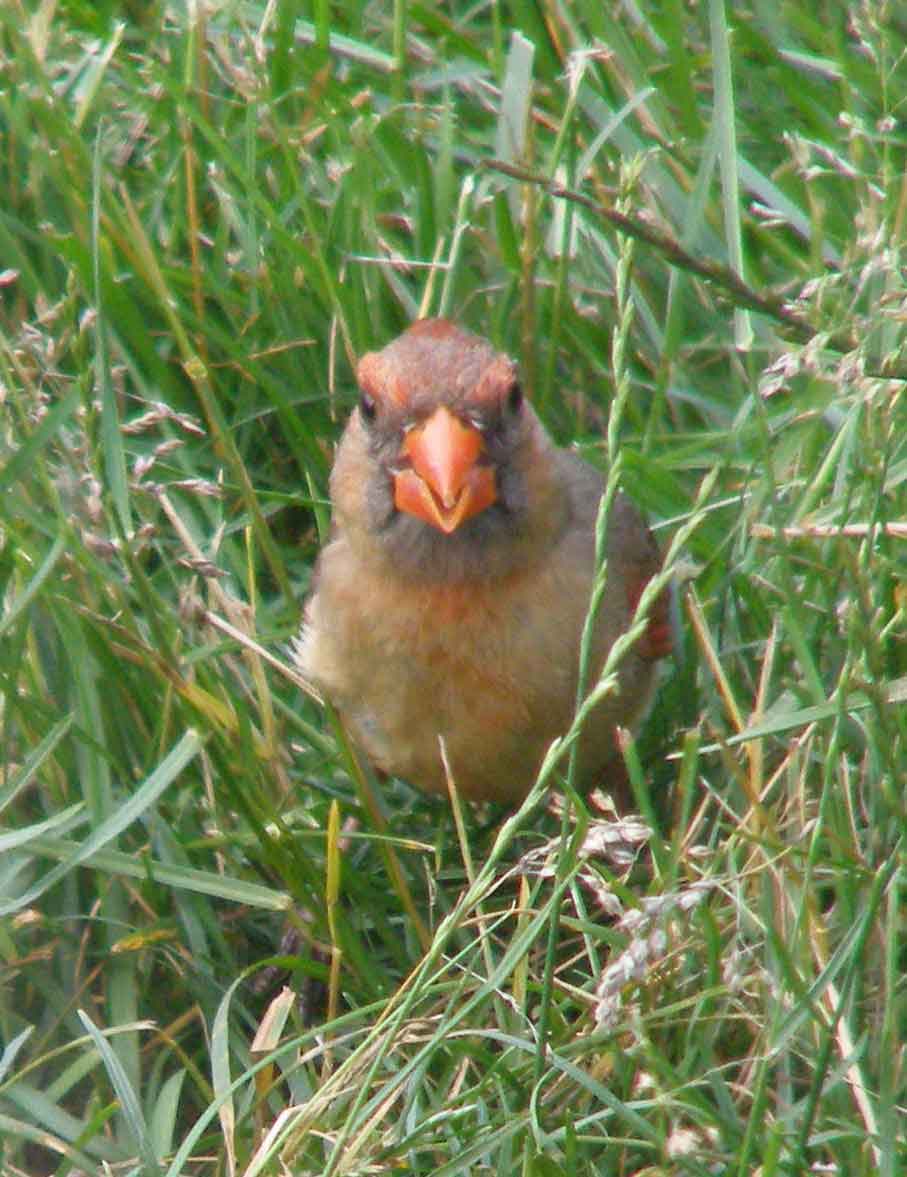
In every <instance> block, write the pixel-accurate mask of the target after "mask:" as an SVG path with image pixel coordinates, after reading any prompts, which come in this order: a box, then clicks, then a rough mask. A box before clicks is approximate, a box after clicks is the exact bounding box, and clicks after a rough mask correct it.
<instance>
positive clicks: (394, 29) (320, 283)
mask: <svg viewBox="0 0 907 1177" xmlns="http://www.w3.org/2000/svg"><path fill="white" fill-rule="evenodd" d="M905 37H907V25H905V22H904V17H903V15H902V14H901V12H900V10H899V8H898V7H897V6H896V5H886V4H883V3H871V2H868V0H867V2H866V3H862V4H861V3H856V2H855V3H852V4H844V3H839V2H835V0H830V2H828V3H825V4H820V5H818V6H812V7H809V6H803V5H800V4H796V3H793V2H790V3H788V2H785V0H782V2H780V3H778V4H775V5H764V4H761V3H759V2H757V0H751V2H749V3H739V4H734V5H724V4H722V3H721V2H720V0H710V3H709V4H707V5H701V6H686V5H682V4H680V3H677V2H674V0H671V2H669V3H666V4H655V3H653V2H652V0H637V2H636V3H634V4H626V5H621V6H617V5H614V6H612V5H602V4H601V3H598V2H594V3H593V2H586V0H577V2H575V3H573V4H569V5H556V4H551V3H542V4H523V3H514V4H513V5H510V6H506V7H505V6H500V5H497V4H492V5H476V6H467V5H448V6H441V7H434V6H430V5H419V4H416V3H413V2H409V3H407V2H406V0H397V3H395V4H394V5H393V6H386V7H385V8H382V7H381V6H380V5H364V4H348V5H345V6H339V5H337V6H328V5H327V4H323V3H322V4H314V5H312V6H311V7H309V6H306V5H303V4H297V3H292V2H290V0H285V2H284V3H279V4H276V5H265V4H263V3H227V4H222V5H213V4H197V5H196V4H180V3H165V2H158V3H154V4H148V5H137V4H132V3H124V4H117V3H114V2H113V0H107V3H104V4H93V3H86V2H83V0H69V2H68V3H53V2H52V0H43V2H41V3H34V4H26V3H23V2H22V0H13V2H12V3H8V4H6V5H4V6H2V7H0V71H2V72H0V78H2V81H0V132H2V137H0V148H2V154H0V159H2V163H0V424H2V437H0V453H2V468H0V490H2V498H0V576H2V586H3V588H2V609H0V739H2V760H0V763H2V766H3V771H2V778H0V814H2V818H0V847H2V849H3V851H4V854H3V857H2V859H0V956H2V980H3V988H2V993H3V1000H2V1004H0V1018H2V1041H3V1052H2V1054H0V1170H2V1172H3V1173H4V1174H10V1177H16V1175H22V1174H27V1175H28V1177H37V1175H38V1174H44V1173H47V1174H51V1173H53V1174H60V1175H63V1174H67V1175H70V1174H76V1173H91V1174H94V1173H100V1172H112V1173H142V1174H152V1173H155V1174H166V1175H167V1177H177V1175H178V1174H209V1173H210V1174H221V1173H223V1174H233V1173H236V1174H242V1175H243V1177H253V1174H259V1173H262V1174H264V1173H299V1174H303V1173H305V1174H319V1175H321V1174H332V1175H334V1174H338V1175H339V1174H359V1173H362V1174H364V1173H403V1172H406V1173H425V1174H428V1173H432V1174H441V1175H453V1174H458V1173H463V1174H465V1173H469V1174H481V1173H495V1174H498V1173H503V1174H507V1173H513V1174H516V1173H520V1174H537V1175H544V1177H548V1175H553V1174H579V1173H588V1172H600V1173H607V1174H612V1173H613V1174H631V1173H632V1174H644V1173H645V1174H653V1175H654V1174H660V1173H683V1174H707V1173H708V1174H713V1173H716V1172H720V1173H729V1174H730V1173H739V1174H741V1175H743V1174H750V1173H753V1172H760V1173H761V1174H763V1177H771V1175H774V1174H798V1173H803V1172H807V1171H810V1172H835V1173H846V1174H850V1175H860V1174H866V1175H869V1174H883V1175H894V1174H897V1173H900V1172H902V1171H904V1169H905V1167H907V1137H905V1129H904V1125H905V1123H907V1118H905V1102H907V1075H905V1030H907V1002H905V987H904V980H903V976H904V971H905V970H904V963H905V945H904V936H905V878H904V842H903V839H904V832H905V815H907V801H905V788H904V786H905V782H907V743H905V736H907V718H905V716H907V712H905V707H904V702H905V699H907V643H905V638H907V615H905V606H907V573H905V562H904V552H903V545H904V542H905V537H907V526H905V523H904V519H905V505H907V490H905V479H907V427H905V425H907V422H905V411H904V392H903V389H904V381H905V379H907V356H905V346H904V339H905V333H904V306H905V283H904V259H903V249H904V244H903V243H904V240H905V234H907V227H905V209H907V188H905V184H904V176H905V174H907V172H905V139H904V125H905V123H904V118H905V101H907V61H905V59H904V44H905ZM631 242H632V243H633V244H632V247H631V244H630V243H631ZM427 313H430V314H448V315H451V316H454V317H456V318H457V319H459V320H460V321H462V322H463V323H464V324H465V325H467V326H469V327H471V328H473V329H475V330H478V331H480V332H482V333H483V334H486V335H488V336H489V337H490V338H491V339H492V340H493V341H494V342H495V343H496V344H497V345H498V346H500V347H501V348H502V349H504V350H506V351H508V352H509V353H511V354H513V355H514V356H516V357H517V358H518V359H519V361H520V364H521V367H522V370H523V372H524V374H525V381H526V385H527V387H528V388H530V389H531V391H532V395H533V400H534V402H535V404H536V406H537V408H538V410H539V412H540V413H541V414H542V416H543V418H544V419H545V421H546V423H547V425H548V427H549V428H550V430H551V431H552V433H553V434H554V435H555V436H556V437H557V438H558V439H559V440H560V441H561V442H562V443H563V444H575V445H577V446H579V447H581V448H582V450H583V452H584V453H585V454H586V455H587V456H588V457H589V458H590V460H592V461H595V462H598V463H599V464H601V465H602V466H603V467H604V465H605V462H606V459H607V458H608V457H609V456H611V457H613V456H614V453H615V452H619V453H620V462H621V470H620V474H621V482H622V484H623V485H624V486H625V487H626V489H627V490H628V491H629V493H630V494H631V495H632V496H633V497H634V498H635V499H636V500H637V501H638V502H639V503H640V505H641V506H642V507H644V509H645V510H646V512H647V514H648V515H649V517H650V518H651V520H652V521H653V524H654V525H655V528H656V531H657V534H658V536H659V538H660V541H661V543H662V546H663V548H664V549H665V550H666V551H667V550H670V551H671V553H672V555H671V561H670V562H671V566H672V567H673V568H674V570H675V572H676V573H677V576H678V579H679V580H680V581H681V583H682V589H681V592H680V593H679V601H680V605H681V616H680V625H681V629H680V632H681V639H680V642H679V646H680V648H679V651H678V657H677V658H676V659H675V660H674V662H673V663H672V665H671V666H670V667H669V668H668V669H667V670H666V672H665V680H664V683H663V685H662V689H661V692H660V695H659V698H658V703H657V706H656V708H655V709H654V711H653V714H652V716H651V717H650V719H649V721H648V723H647V725H646V728H645V730H644V731H643V732H642V733H641V734H640V736H639V739H638V740H637V741H636V743H635V744H631V745H629V746H628V748H627V750H626V759H627V766H628V773H629V775H630V778H631V781H632V783H633V786H634V791H635V796H636V799H637V801H638V805H639V809H640V812H641V813H642V814H643V815H644V817H645V822H640V821H637V820H624V821H622V822H619V823H610V824H609V823H607V822H604V821H603V820H602V816H601V814H600V813H599V812H598V811H596V810H595V809H594V808H592V809H590V808H587V805H586V803H585V802H584V801H583V800H581V799H579V798H575V797H568V800H567V801H566V802H565V805H566V806H567V808H566V810H565V814H564V818H563V822H562V823H559V822H558V821H556V820H552V818H551V817H550V815H547V814H546V813H545V812H544V809H543V806H542V803H541V802H542V796H543V795H544V794H545V793H546V792H548V791H550V789H551V788H552V787H553V786H556V784H557V781H558V779H559V778H560V777H562V776H563V774H564V772H565V770H566V758H565V756H566V754H562V756H561V759H560V760H559V761H557V760H556V757H557V755H558V750H557V749H555V750H554V752H553V754H552V760H551V762H550V764H549V765H548V767H547V769H546V773H547V778H546V779H544V780H542V781H540V782H539V786H538V788H537V789H536V790H535V791H534V793H533V794H532V795H531V797H530V798H529V800H528V801H527V803H526V804H525V805H524V806H523V807H522V808H521V809H520V810H519V811H518V812H517V813H515V814H506V813H495V812H484V811H466V810H463V809H459V810H458V809H457V807H456V806H455V807H454V809H453V812H451V810H450V807H448V806H445V805H442V804H440V803H438V802H433V801H430V800H427V799H425V798H423V797H421V796H419V795H417V794H415V793H414V792H413V790H411V789H410V788H409V787H408V786H406V785H405V784H403V783H400V782H391V783H389V784H387V785H377V784H376V783H375V782H373V781H370V780H369V778H368V776H367V775H364V774H367V768H364V767H363V766H361V765H359V764H358V763H357V761H356V759H355V756H354V754H353V753H352V752H351V750H350V749H349V747H348V746H347V745H346V743H345V740H344V737H343V733H342V732H341V731H340V729H339V728H338V727H337V726H336V724H335V723H334V721H333V720H332V717H331V716H330V715H329V714H326V712H325V710H324V708H323V707H322V705H321V704H320V703H319V702H318V701H317V700H315V699H313V698H311V697H309V696H307V695H306V694H305V693H304V691H303V690H302V689H301V688H300V686H299V684H298V683H296V682H294V681H293V680H292V678H291V676H290V675H289V673H288V672H287V666H286V664H287V661H288V657H287V644H288V642H289V641H290V640H291V639H292V636H293V634H294V632H295V630H296V627H297V625H298V622H299V616H300V607H301V602H302V600H303V599H304V597H305V594H306V591H307V586H308V583H309V576H310V572H311V568H312V565H313V561H314V558H315V555H316V552H317V549H318V544H319V540H320V538H321V537H322V536H324V534H325V533H326V529H327V527H328V521H329V507H328V503H327V500H326V486H327V473H328V470H329V467H330V458H331V446H332V443H333V441H334V440H335V439H336V437H337V436H338V433H339V430H340V429H341V427H342V423H343V420H344V417H345V414H346V412H347V410H348V407H349V406H350V405H351V404H352V403H353V398H354V395H355V393H354V382H353V376H352V372H353V365H354V362H355V358H356V356H358V355H359V354H361V353H362V352H363V351H365V350H368V349H370V348H374V347H376V346H381V345H383V344H384V343H385V342H387V341H388V340H389V339H390V338H392V337H393V336H394V335H395V334H397V333H398V332H399V331H400V330H401V329H402V328H403V327H404V326H405V325H406V324H407V323H409V322H410V321H411V320H412V319H413V318H414V317H416V316H417V315H419V314H427ZM615 390H618V391H619V392H620V397H619V404H620V406H621V411H620V414H619V418H618V416H616V415H613V405H614V396H615ZM609 422H610V426H609ZM609 428H610V445H609ZM350 819H356V820H355V823H352V824H351V823H350ZM454 819H456V820H454ZM559 825H560V832H559ZM320 995H323V996H320ZM313 1002H314V1005H313V1004H312V1003H313Z"/></svg>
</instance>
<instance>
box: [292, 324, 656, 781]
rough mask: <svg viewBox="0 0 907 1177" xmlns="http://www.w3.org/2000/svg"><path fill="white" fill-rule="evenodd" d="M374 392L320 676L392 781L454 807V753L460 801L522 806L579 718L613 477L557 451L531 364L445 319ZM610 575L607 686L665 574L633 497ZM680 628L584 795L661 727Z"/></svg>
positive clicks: (310, 626)
mask: <svg viewBox="0 0 907 1177" xmlns="http://www.w3.org/2000/svg"><path fill="white" fill-rule="evenodd" d="M357 375H358V380H359V384H360V386H361V389H362V395H361V398H360V401H359V406H358V408H357V409H356V410H355V411H354V412H353V414H352V416H351V417H350V419H349V422H348V424H347V426H346V430H345V432H344V434H343V438H342V440H341V442H340V447H339V449H338V451H337V456H336V460H335V462H334V468H333V471H332V473H331V500H332V503H333V509H334V526H333V534H332V537H331V539H330V542H329V543H328V544H327V546H326V547H325V548H324V550H323V551H322V553H321V555H320V558H319V561H318V565H317V568H316V577H315V591H314V593H313V595H312V596H311V598H310V600H309V603H308V607H307V610H306V620H305V624H304V626H303V631H302V634H301V636H300V639H299V642H298V643H297V650H296V654H297V660H298V663H299V666H300V669H301V670H302V672H303V673H304V674H305V675H306V676H307V677H308V678H310V679H311V680H312V681H314V682H315V683H316V684H317V685H318V686H319V687H320V688H321V689H322V690H323V691H324V693H325V695H327V697H328V698H329V699H330V700H331V701H332V702H333V703H334V705H335V706H336V707H337V709H338V711H339V712H340V714H341V716H342V718H343V720H344V722H345V724H346V725H347V728H348V730H349V731H350V733H351V735H352V737H353V739H354V740H355V742H356V743H357V744H358V745H359V746H360V747H361V748H362V750H363V751H364V752H365V753H366V754H367V755H368V757H369V758H370V759H371V760H372V762H373V763H374V764H375V766H376V767H377V768H379V769H381V770H383V771H385V772H387V773H391V774H393V775H395V776H399V777H402V778H404V779H405V780H408V781H410V782H411V783H412V784H414V785H418V786H419V787H420V788H422V789H426V790H428V791H429V792H432V793H441V792H444V791H445V790H446V780H447V777H446V773H445V769H444V766H443V764H442V759H441V752H440V746H439V739H438V737H439V736H442V737H443V739H444V744H445V746H446V751H447V758H448V764H449V769H450V774H451V776H452V778H453V780H454V782H455V784H456V786H457V788H458V790H459V791H460V793H462V794H463V795H464V796H466V797H469V798H471V799H473V800H483V799H489V800H495V801H504V802H510V803H513V802H517V801H519V800H521V799H522V798H523V797H524V796H525V795H526V793H527V792H528V790H529V788H530V786H531V785H532V783H533V781H534V780H535V777H536V773H537V771H538V769H539V766H540V764H541V761H542V759H543V757H544V754H545V752H546V750H547V748H548V745H549V744H550V743H551V741H552V740H553V739H554V737H555V736H557V735H560V734H563V732H565V731H566V730H567V728H568V727H569V726H570V722H571V720H572V718H573V713H574V708H575V703H576V689H577V675H578V664H579V644H580V635H581V632H582V628H583V623H584V620H585V617H586V613H587V610H588V607H589V597H590V592H591V587H592V581H593V576H594V572H595V560H594V543H595V537H594V532H595V520H596V514H597V511H598V506H599V501H600V499H601V495H602V480H601V476H600V474H599V473H598V472H597V471H596V470H595V469H593V467H591V466H589V465H587V464H586V463H585V462H583V461H582V460H581V459H580V458H578V457H577V456H576V455H574V454H571V453H568V452H567V451H565V450H562V449H558V448H557V447H556V446H555V445H554V444H553V443H552V441H551V439H550V438H549V437H548V435H547V433H546V432H545V430H544V428H543V427H542V425H541V423H540V421H539V419H538V417H537V416H536V415H535V413H534V412H533V410H532V408H531V407H530V405H529V404H528V403H527V401H526V400H525V398H524V396H523V392H522V389H521V387H520V383H519V379H518V375H517V370H516V366H515V365H514V363H513V362H512V361H511V360H510V359H508V358H507V357H506V356H504V355H501V354H499V353H498V352H496V351H495V350H494V349H493V348H492V346H491V344H489V343H488V342H487V341H486V340H484V339H481V338H479V337H478V336H475V335H471V334H468V333H467V332H465V331H462V330H461V329H460V328H458V327H457V326H455V325H454V324H453V323H451V322H448V321H447V320H445V319H426V320H422V321H420V322H417V323H416V324H415V325H414V326H412V327H410V329H409V330H408V331H406V332H404V334H403V335H401V336H400V337H399V338H398V339H396V340H395V341H394V342H393V343H391V344H389V345H388V346H387V347H385V348H384V350H383V351H380V352H376V353H370V354H368V355H366V356H363V358H362V360H361V361H360V363H359V366H358V371H357ZM607 560H608V565H607V582H606V588H605V597H604V599H603V601H602V603H601V605H600V608H599V612H598V618H597V624H596V629H595V640H594V647H593V653H592V664H591V668H590V669H591V677H590V682H594V681H595V676H596V675H597V673H598V671H599V670H600V669H601V666H602V664H603V662H604V660H605V658H606V656H607V653H608V650H609V649H610V647H611V644H612V643H613V642H614V640H615V638H616V637H617V636H618V635H619V634H620V633H622V632H623V631H625V630H626V629H627V627H628V625H629V622H630V620H631V618H632V616H633V611H634V609H635V607H636V604H637V602H638V600H639V596H640V593H641V592H642V590H643V588H644V586H645V584H646V582H647V581H648V580H649V579H650V578H651V577H652V576H653V575H654V574H655V573H656V572H657V571H658V569H659V567H660V559H659V554H658V549H657V548H656V546H655V542H654V540H653V539H652V536H651V534H650V532H649V530H648V528H647V527H646V526H645V524H644V523H643V521H642V519H641V518H640V516H639V514H638V513H637V511H636V509H635V508H634V506H633V505H632V504H631V503H630V502H629V500H628V499H626V498H624V497H623V496H618V497H617V498H616V499H615V501H614V503H613V506H612V510H611V513H610V526H609V531H608V537H607ZM667 612H668V611H667V599H666V597H664V596H663V597H662V598H660V599H659V601H658V602H657V604H656V607H655V609H654V610H653V611H652V613H651V614H650V617H649V622H648V627H647V630H646V632H645V634H644V635H643V637H642V638H641V639H640V640H639V641H638V642H637V643H636V645H635V646H634V647H633V648H632V649H631V650H630V651H629V653H628V654H627V656H626V657H625V658H624V659H623V660H622V662H621V665H620V669H619V680H620V686H619V690H618V691H617V692H616V693H613V694H611V695H609V696H607V697H606V698H605V699H604V701H603V702H602V704H601V705H600V707H599V708H598V709H597V710H596V711H595V712H594V713H593V715H592V716H591V717H590V722H589V723H588V724H587V725H586V729H585V733H584V737H583V742H582V744H581V771H582V778H583V781H584V783H587V784H590V785H591V784H593V783H594V782H595V781H596V779H597V778H598V777H599V776H600V775H601V773H602V770H603V768H604V767H605V766H606V765H607V764H608V762H609V761H612V760H613V759H614V758H615V756H616V755H617V747H616V744H615V738H614V729H615V727H616V726H617V725H621V726H632V725H633V723H634V722H636V721H637V720H638V719H639V718H640V716H641V714H642V712H643V711H644V710H645V707H646V705H647V702H648V699H649V696H650V694H651V691H652V686H653V682H654V661H655V659H657V658H659V657H661V656H663V655H665V654H667V653H669V651H670V646H671V641H670V628H669V625H668V615H667Z"/></svg>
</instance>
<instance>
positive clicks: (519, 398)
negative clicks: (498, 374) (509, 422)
mask: <svg viewBox="0 0 907 1177" xmlns="http://www.w3.org/2000/svg"><path fill="white" fill-rule="evenodd" d="M522 407H523V389H522V387H521V385H520V383H519V381H517V380H515V381H514V382H513V384H511V386H510V388H509V390H508V392H507V408H508V409H509V411H510V412H511V413H518V412H519V411H520V409H521V408H522Z"/></svg>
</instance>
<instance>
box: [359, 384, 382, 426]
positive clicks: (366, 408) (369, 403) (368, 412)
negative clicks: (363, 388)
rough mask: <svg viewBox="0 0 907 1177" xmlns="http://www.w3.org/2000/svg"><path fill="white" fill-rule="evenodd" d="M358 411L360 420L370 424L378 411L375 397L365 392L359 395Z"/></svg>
mask: <svg viewBox="0 0 907 1177" xmlns="http://www.w3.org/2000/svg"><path fill="white" fill-rule="evenodd" d="M359 412H360V414H361V415H362V420H363V421H365V422H366V423H367V424H369V425H371V423H372V422H373V421H374V419H375V415H376V413H377V412H378V406H377V405H376V404H375V398H374V397H373V396H370V395H369V393H367V392H363V393H362V394H361V395H360V397H359Z"/></svg>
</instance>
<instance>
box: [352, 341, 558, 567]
mask: <svg viewBox="0 0 907 1177" xmlns="http://www.w3.org/2000/svg"><path fill="white" fill-rule="evenodd" d="M356 374H357V378H358V381H359V386H360V390H361V395H360V400H359V405H358V407H357V409H356V410H355V412H354V413H353V415H352V416H351V418H350V421H349V424H348V425H347V429H346V432H345V434H344V437H343V441H342V443H341V446H340V450H339V452H338V455H337V461H336V463H335V466H334V471H333V474H332V477H331V493H332V498H333V500H334V507H335V511H336V512H337V514H338V518H339V521H340V524H341V526H343V527H344V529H345V530H346V532H347V534H348V535H349V538H350V541H351V542H357V541H358V542H361V543H364V544H368V545H369V546H371V547H376V546H380V549H381V552H382V553H383V555H384V556H385V557H387V558H389V559H390V560H391V561H392V562H393V564H394V566H395V567H397V568H398V569H399V570H400V571H401V572H402V573H403V574H404V575H414V576H418V577H419V578H420V579H435V578H438V579H444V580H447V581H450V580H457V579H461V578H471V577H475V576H477V575H478V576H480V577H482V578H494V577H497V576H501V575H506V574H507V573H508V572H510V571H514V570H517V569H518V568H519V567H520V566H521V564H522V565H525V564H526V563H527V562H528V561H529V560H530V559H531V558H532V555H533V553H534V552H535V551H537V550H538V549H539V548H540V546H541V547H544V546H546V544H548V543H550V542H553V540H554V538H555V537H556V534H558V533H559V531H560V529H561V528H562V527H563V526H564V524H565V522H566V512H567V510H568V496H567V495H566V493H565V491H564V488H563V486H562V485H561V479H560V477H559V472H558V464H557V462H556V460H555V454H556V451H555V449H554V446H553V445H552V444H551V442H550V440H549V438H548V436H547V434H546V433H545V431H544V429H543V428H542V426H541V424H540V422H539V420H538V418H537V417H536V415H535V413H534V412H533V410H532V408H531V406H530V405H529V404H528V402H527V401H526V400H525V398H524V396H523V390H522V388H521V386H520V381H519V375H518V372H517V368H516V365H515V364H514V362H513V361H512V360H510V359H509V358H508V357H507V356H504V355H502V354H501V353H499V352H496V351H495V350H494V348H493V347H492V346H491V344H490V343H488V342H487V341H486V340H484V339H482V338H480V337H479V336H476V335H472V334H469V333H468V332H465V331H462V330H460V328H458V327H457V326H455V324H453V323H451V322H449V321H448V320H446V319H423V320H420V321H419V322H417V323H416V324H414V326H412V327H410V328H409V330H408V331H406V332H404V333H403V335H401V336H400V337H399V338H398V339H396V340H394V341H393V343H390V344H389V345H388V346H387V347H385V348H384V349H383V350H382V351H380V352H370V353H369V354H367V355H365V356H363V357H362V359H361V360H360V361H359V365H358V368H357V373H356Z"/></svg>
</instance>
